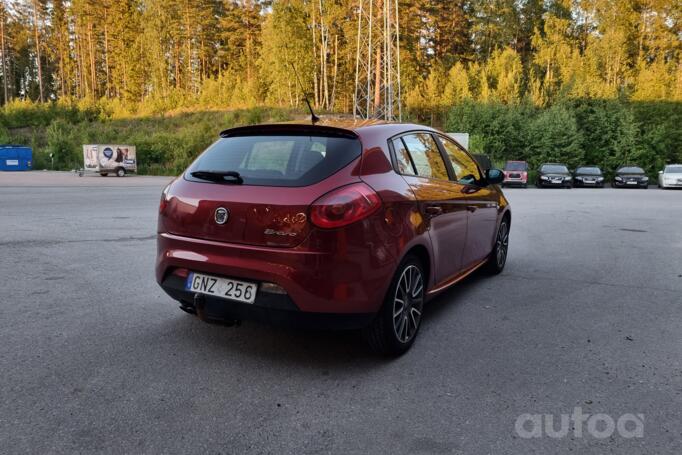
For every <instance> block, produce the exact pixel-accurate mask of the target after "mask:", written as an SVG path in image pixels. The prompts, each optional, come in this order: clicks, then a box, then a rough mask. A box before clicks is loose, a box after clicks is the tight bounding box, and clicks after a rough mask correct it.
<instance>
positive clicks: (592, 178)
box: [573, 166, 604, 188]
mask: <svg viewBox="0 0 682 455" xmlns="http://www.w3.org/2000/svg"><path fill="white" fill-rule="evenodd" d="M573 186H582V187H595V188H604V174H603V173H602V171H601V169H600V168H599V167H597V166H578V167H577V168H576V170H575V172H574V173H573Z"/></svg>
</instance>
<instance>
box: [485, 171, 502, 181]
mask: <svg viewBox="0 0 682 455" xmlns="http://www.w3.org/2000/svg"><path fill="white" fill-rule="evenodd" d="M485 179H486V181H487V182H488V184H489V185H497V184H500V183H502V182H504V172H502V171H501V170H499V169H488V170H487V171H485Z"/></svg>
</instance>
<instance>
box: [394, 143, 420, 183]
mask: <svg viewBox="0 0 682 455" xmlns="http://www.w3.org/2000/svg"><path fill="white" fill-rule="evenodd" d="M393 150H395V158H396V161H397V163H398V172H399V173H401V174H403V175H417V170H416V169H415V168H414V163H412V158H411V157H410V152H408V151H407V147H405V143H404V142H403V140H402V139H401V138H398V139H394V140H393Z"/></svg>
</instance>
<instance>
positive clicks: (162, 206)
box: [159, 183, 171, 213]
mask: <svg viewBox="0 0 682 455" xmlns="http://www.w3.org/2000/svg"><path fill="white" fill-rule="evenodd" d="M170 186H171V184H170V183H169V184H168V185H166V187H165V188H164V189H163V191H162V192H161V202H159V213H163V212H164V211H165V210H166V207H168V190H169V189H170Z"/></svg>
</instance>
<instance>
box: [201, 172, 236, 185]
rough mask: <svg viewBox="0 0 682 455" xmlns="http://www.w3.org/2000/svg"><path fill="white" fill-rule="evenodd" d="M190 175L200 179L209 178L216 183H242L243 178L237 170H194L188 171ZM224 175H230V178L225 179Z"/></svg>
mask: <svg viewBox="0 0 682 455" xmlns="http://www.w3.org/2000/svg"><path fill="white" fill-rule="evenodd" d="M190 175H191V176H192V177H195V178H198V179H201V180H210V181H211V182H217V183H231V184H235V185H241V184H242V183H244V179H243V178H242V177H241V175H239V172H237V171H194V172H190ZM226 177H230V179H229V180H227V179H226Z"/></svg>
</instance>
